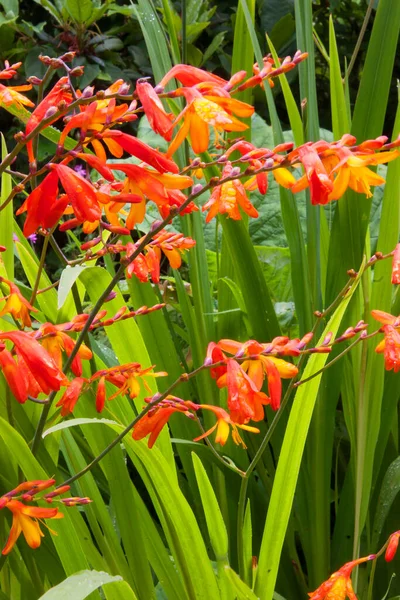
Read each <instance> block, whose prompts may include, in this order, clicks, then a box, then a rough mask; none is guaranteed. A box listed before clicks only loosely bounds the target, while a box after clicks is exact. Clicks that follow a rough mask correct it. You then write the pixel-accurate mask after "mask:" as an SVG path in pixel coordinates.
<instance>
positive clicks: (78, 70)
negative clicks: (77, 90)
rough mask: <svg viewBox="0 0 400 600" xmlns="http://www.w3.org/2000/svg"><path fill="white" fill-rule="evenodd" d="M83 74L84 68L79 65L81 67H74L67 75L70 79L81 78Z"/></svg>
mask: <svg viewBox="0 0 400 600" xmlns="http://www.w3.org/2000/svg"><path fill="white" fill-rule="evenodd" d="M84 72H85V67H84V66H83V65H81V66H78V67H74V68H73V69H71V71H70V72H69V74H70V75H71V77H82V75H83V73H84Z"/></svg>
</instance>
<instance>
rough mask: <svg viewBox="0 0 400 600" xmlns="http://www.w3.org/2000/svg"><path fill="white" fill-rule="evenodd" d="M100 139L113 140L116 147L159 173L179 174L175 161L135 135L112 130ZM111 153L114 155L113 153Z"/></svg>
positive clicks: (99, 135)
mask: <svg viewBox="0 0 400 600" xmlns="http://www.w3.org/2000/svg"><path fill="white" fill-rule="evenodd" d="M98 139H101V140H113V142H114V144H115V145H117V146H120V147H121V148H122V149H123V150H125V152H128V153H129V154H131V155H132V156H136V158H138V159H139V160H142V161H143V162H145V163H147V164H148V165H150V166H151V167H153V168H154V169H156V170H157V171H159V173H166V172H168V171H169V172H170V173H179V167H178V165H177V164H176V163H175V162H174V161H173V160H171V159H170V158H168V157H166V156H165V154H163V153H162V152H160V151H159V150H155V149H154V148H152V147H151V146H148V145H147V144H145V142H142V141H141V140H139V139H138V138H136V137H134V136H133V135H129V134H128V133H124V132H122V131H118V130H116V129H111V130H108V131H105V132H104V133H101V134H98ZM110 151H111V153H112V154H113V151H112V150H110ZM120 156H121V154H120V153H119V152H118V154H116V157H117V158H120Z"/></svg>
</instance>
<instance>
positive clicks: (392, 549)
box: [385, 531, 400, 562]
mask: <svg viewBox="0 0 400 600" xmlns="http://www.w3.org/2000/svg"><path fill="white" fill-rule="evenodd" d="M399 537H400V531H396V532H395V533H392V535H391V536H390V538H389V543H388V547H387V548H386V552H385V560H386V562H390V561H391V560H393V559H394V557H395V555H396V552H397V547H398V545H399Z"/></svg>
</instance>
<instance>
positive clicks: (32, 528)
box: [2, 500, 63, 555]
mask: <svg viewBox="0 0 400 600" xmlns="http://www.w3.org/2000/svg"><path fill="white" fill-rule="evenodd" d="M6 507H7V508H8V510H10V511H11V512H12V515H13V522H12V526H11V530H10V535H9V537H8V540H7V542H6V545H5V546H4V548H3V550H2V554H3V555H6V554H9V553H10V552H11V550H12V549H13V547H14V546H15V544H16V542H17V540H18V538H19V536H20V535H21V533H23V534H24V537H25V540H26V543H27V544H28V546H30V547H31V548H38V547H39V546H40V542H41V538H42V537H43V535H44V534H43V532H42V530H41V529H40V526H39V522H38V519H39V520H41V519H60V518H62V517H63V514H62V513H60V512H59V510H58V508H41V507H39V506H26V504H23V503H22V502H20V501H19V500H10V501H9V502H7V504H6Z"/></svg>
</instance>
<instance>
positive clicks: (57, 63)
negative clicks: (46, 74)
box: [50, 58, 64, 69]
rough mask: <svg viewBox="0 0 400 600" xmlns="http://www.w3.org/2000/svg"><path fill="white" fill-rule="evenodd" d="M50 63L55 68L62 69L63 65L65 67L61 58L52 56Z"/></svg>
mask: <svg viewBox="0 0 400 600" xmlns="http://www.w3.org/2000/svg"><path fill="white" fill-rule="evenodd" d="M50 65H51V67H52V68H53V69H60V68H61V67H63V66H64V65H63V61H62V60H60V59H59V58H52V59H51V61H50Z"/></svg>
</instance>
